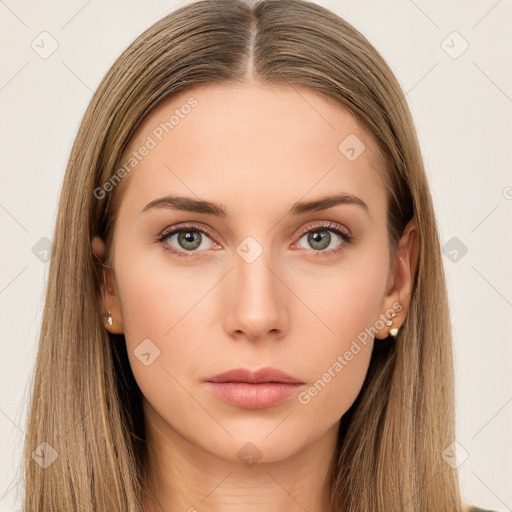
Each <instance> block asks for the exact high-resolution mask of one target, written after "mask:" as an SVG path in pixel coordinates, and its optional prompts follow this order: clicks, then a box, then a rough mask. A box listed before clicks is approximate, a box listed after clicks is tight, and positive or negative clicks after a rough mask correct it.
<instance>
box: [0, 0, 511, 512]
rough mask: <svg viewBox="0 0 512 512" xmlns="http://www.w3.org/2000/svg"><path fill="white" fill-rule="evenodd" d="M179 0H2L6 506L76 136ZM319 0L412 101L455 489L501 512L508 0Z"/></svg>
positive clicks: (504, 505)
mask: <svg viewBox="0 0 512 512" xmlns="http://www.w3.org/2000/svg"><path fill="white" fill-rule="evenodd" d="M184 3H187V2H172V1H170V0H168V1H163V0H150V1H142V0H123V1H121V0H109V1H102V2H99V1H98V0H89V1H84V0H68V1H64V0H53V1H48V2H35V1H23V0H5V1H4V0H0V38H1V46H2V65H1V69H0V108H1V112H2V122H1V125H0V130H1V132H0V140H1V141H2V148H3V149H2V152H1V164H0V169H1V171H0V172H1V184H2V185H1V188H0V226H1V230H2V236H1V240H2V251H1V259H2V265H1V267H0V311H1V322H0V329H1V338H0V340H1V341H0V347H1V357H0V375H1V381H0V510H2V511H4V510H9V511H11V510H16V508H17V507H18V506H19V502H18V501H17V499H18V498H17V493H18V492H19V490H20V489H21V486H20V485H19V477H20V465H19V458H20V456H21V447H22V442H23V435H24V434H23V431H24V422H25V414H26V408H27V401H28V390H29V385H30V381H31V376H32V366H33V363H34V355H35V348H36V343H37V335H38V331H39V327H40V321H41V311H42V304H43V293H44V286H45V281H46V278H47V269H48V265H47V263H45V262H44V261H41V258H42V259H43V260H44V252H43V249H42V248H41V247H39V246H36V244H38V243H42V244H44V241H43V242H40V240H41V239H42V238H44V237H47V238H51V237H52V233H53V226H54V222H55V216H56V208H57V201H58V196H59V191H60V187H61V183H62V179H63V174H64V169H65V165H66V161H67V158H68V156H69V152H70V149H71V145H72V142H73V139H74V136H75V134H76V130H77V128H78V125H79V122H80V120H81V117H82V115H83V113H84V111H85V108H86V106H87V104H88V102H89V99H90V97H91V95H92V92H93V90H94V89H95V88H96V86H97V85H98V83H99V82H100V80H101V78H102V77H103V75H104V74H105V72H106V71H107V69H108V68H109V67H110V65H111V64H112V63H113V61H114V60H115V58H116V57H117V56H118V55H119V54H120V53H121V51H122V50H123V49H124V48H125V47H126V46H127V45H128V44H129V43H130V42H131V41H132V40H133V39H134V38H135V37H136V36H137V35H138V34H139V33H140V32H142V31H143V30H144V29H145V28H146V27H148V26H149V25H151V24H152V23H153V22H155V21H157V20H158V19H159V18H161V17H162V16H163V15H165V14H166V13H168V12H170V11H171V10H174V8H176V7H177V6H179V5H183V4H184ZM317 3H319V4H320V5H323V6H325V7H328V8H330V9H332V10H333V11H335V12H336V13H337V14H339V15H341V16H342V17H344V18H346V19H347V21H349V22H351V23H352V24H353V25H354V26H355V27H356V28H357V29H358V30H360V31H361V32H362V33H363V34H364V35H365V36H366V37H367V38H368V39H369V40H370V41H371V42H372V43H373V44H374V45H375V46H376V48H377V49H378V50H379V51H380V52H381V53H382V55H383V56H384V58H385V59H386V60H387V62H388V63H389V65H390V66H391V68H392V69H393V71H394V72H395V74H396V75H397V77H398V80H399V82H400V83H401V85H402V87H403V89H404V90H405V91H406V92H407V98H408V101H409V105H410V107H411V110H412V113H413V116H414V119H415V122H416V126H417V129H418V132H419V137H420V141H421V145H422V150H423V153H424V158H425V163H426V168H427V172H428V176H429V180H430V183H431V188H432V194H433V197H434V202H435V207H436V211H437V214H438V218H439V223H440V230H441V239H442V244H443V246H446V247H447V250H446V257H445V258H444V265H445V268H446V272H447V276H448V286H449V293H450V300H451V311H452V318H453V332H454V338H455V351H456V374H457V418H458V425H457V432H458V438H457V441H458V443H460V448H461V449H460V450H459V452H458V453H459V455H458V456H459V463H460V460H462V459H460V457H461V456H462V458H463V456H464V455H467V459H466V460H464V461H463V462H462V464H461V465H460V474H461V486H462V491H463V495H464V497H465V498H466V499H467V500H468V501H470V502H473V503H475V504H478V505H481V506H484V507H488V508H492V509H494V510H497V511H510V510H512V486H511V485H510V482H511V481H512V456H511V455H512V450H511V448H512V446H511V445H512V442H511V439H510V434H511V433H512V378H511V375H510V373H511V372H510V367H511V362H512V335H511V327H512V322H511V319H512V267H511V261H512V229H511V228H512V172H511V152H510V146H511V145H512V137H511V135H512V115H511V114H512V71H511V70H512V66H511V62H512V60H511V55H512V35H511V33H512V30H511V29H512V23H511V21H512V1H511V0H500V1H496V0H479V1H476V0H471V1H462V0H457V1H451V2H445V1H441V0H436V1H430V2H429V1H427V0H416V1H412V0H392V1H388V2H385V3H384V2H378V1H377V0H363V1H361V0H359V1H355V0H352V1H349V0H338V1H334V0H333V1H318V2H317ZM43 31H47V32H48V33H49V34H51V38H53V39H55V40H56V41H57V43H58V48H57V50H56V51H55V52H54V53H53V54H52V55H50V56H49V57H48V58H46V59H43V58H41V57H40V55H39V54H38V53H37V52H36V51H34V50H33V49H32V47H31V44H32V42H33V41H35V42H34V43H33V45H34V46H35V45H36V44H38V45H39V50H38V51H39V52H42V51H43V49H42V47H43V45H44V48H45V49H46V50H48V48H50V47H51V46H50V44H51V40H50V39H49V37H48V36H40V34H41V33H42V32H43ZM454 31H457V32H458V33H459V34H460V36H461V37H459V36H457V35H456V34H453V32H454ZM42 38H46V39H44V42H41V39H42ZM443 41H444V42H443ZM465 42H467V44H469V47H468V48H467V50H466V51H464V52H463V53H461V54H460V55H459V53H460V52H461V50H463V49H464V46H465V44H466V43H465ZM455 57H456V58H455ZM34 246H36V247H38V248H39V250H40V252H41V253H40V254H39V258H38V257H36V255H35V254H34V252H33V250H32V249H33V247H34ZM464 247H465V248H467V253H465V254H463V252H464ZM461 249H462V251H461ZM454 251H455V252H454ZM35 252H37V251H35ZM62 342H63V343H65V340H62ZM34 448H35V447H34Z"/></svg>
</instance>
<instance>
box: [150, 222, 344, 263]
mask: <svg viewBox="0 0 512 512" xmlns="http://www.w3.org/2000/svg"><path fill="white" fill-rule="evenodd" d="M332 234H334V236H333V235H332ZM299 236H300V239H299V242H298V244H299V247H301V248H303V249H310V251H311V252H312V253H313V254H314V255H315V256H330V255H334V254H337V253H339V252H341V251H342V250H343V249H344V248H345V247H346V246H347V245H349V244H350V243H351V242H352V241H353V239H354V235H352V234H351V233H350V232H349V231H348V229H346V228H344V227H343V226H341V225H339V224H336V223H333V222H321V223H319V224H317V225H314V226H313V228H311V226H310V227H309V229H308V230H307V231H302V232H301V233H300V235H299ZM303 238H305V239H306V243H307V244H308V245H309V247H304V246H301V245H300V242H301V240H302V239H303ZM157 242H158V243H159V244H160V245H162V247H163V249H164V250H166V251H169V252H171V253H173V254H176V255H177V256H182V257H185V258H190V257H196V256H198V255H199V254H198V253H200V252H202V251H203V250H206V249H212V248H214V246H216V247H220V246H218V245H217V244H216V243H215V242H213V240H212V239H211V234H210V232H209V230H207V229H206V228H204V227H202V226H197V225H194V224H186V225H183V224H181V225H177V226H172V227H170V228H168V229H166V230H164V232H163V233H162V234H161V235H160V236H159V237H158V238H157ZM333 242H334V244H335V247H331V248H329V246H330V245H331V244H332V243H333ZM336 242H338V243H337V244H336Z"/></svg>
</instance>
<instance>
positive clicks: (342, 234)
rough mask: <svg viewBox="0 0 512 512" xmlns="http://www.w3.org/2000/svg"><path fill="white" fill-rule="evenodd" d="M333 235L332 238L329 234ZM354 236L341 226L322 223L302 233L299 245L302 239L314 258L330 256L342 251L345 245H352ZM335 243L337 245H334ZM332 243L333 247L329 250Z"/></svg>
mask: <svg viewBox="0 0 512 512" xmlns="http://www.w3.org/2000/svg"><path fill="white" fill-rule="evenodd" d="M331 233H334V236H333V235H332V234H331ZM353 238H354V236H353V235H352V234H351V233H350V232H349V231H348V230H347V229H346V228H344V227H343V226H341V225H339V224H335V223H332V222H323V223H321V224H318V225H315V226H314V227H313V229H311V227H310V228H309V229H308V230H307V231H305V232H302V236H301V238H300V240H299V244H300V242H301V240H302V239H305V243H306V244H308V246H309V247H304V246H302V248H304V249H312V250H313V252H314V253H316V254H315V256H330V255H333V254H337V253H339V252H340V251H342V250H343V249H344V248H345V246H346V245H349V244H350V243H352V241H353ZM336 242H337V243H336ZM333 243H334V247H331V248H329V246H331V245H332V244H333Z"/></svg>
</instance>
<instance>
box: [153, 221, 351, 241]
mask: <svg viewBox="0 0 512 512" xmlns="http://www.w3.org/2000/svg"><path fill="white" fill-rule="evenodd" d="M187 228H194V229H197V230H198V231H201V232H202V233H205V234H206V235H208V236H209V237H210V238H214V235H213V233H212V231H211V230H210V229H209V228H207V227H205V226H202V225H200V224H196V223H194V222H183V223H179V224H175V225H173V226H170V227H167V228H165V229H164V230H163V231H162V232H161V235H160V236H161V237H164V236H166V235H168V236H171V235H173V234H175V233H176V232H179V231H181V230H186V229H187ZM317 228H323V229H325V230H326V231H329V230H336V229H339V230H340V231H342V232H343V233H345V234H346V235H347V236H349V237H351V236H353V235H352V232H351V230H350V229H348V228H347V227H346V226H344V225H343V224H339V223H338V222H334V221H328V220H325V221H313V225H311V224H310V225H307V226H305V227H304V228H301V229H299V230H296V231H295V232H294V233H293V236H294V237H296V236H301V237H302V236H303V235H304V234H305V233H309V232H310V231H312V230H314V229H317Z"/></svg>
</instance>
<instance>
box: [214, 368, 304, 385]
mask: <svg viewBox="0 0 512 512" xmlns="http://www.w3.org/2000/svg"><path fill="white" fill-rule="evenodd" d="M206 381H207V382H218V383H222V382H245V383H248V384H260V383H262V382H280V383H284V384H304V382H302V381H301V380H299V379H296V378H295V377H292V376H291V375H288V374H287V373H285V372H283V371H281V370H278V369H277V368H271V367H266V368H260V369H259V370H255V371H253V370H249V369H247V368H235V369H233V370H228V371H227V372H224V373H220V374H218V375H215V376H214V377H210V378H208V379H206Z"/></svg>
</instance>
